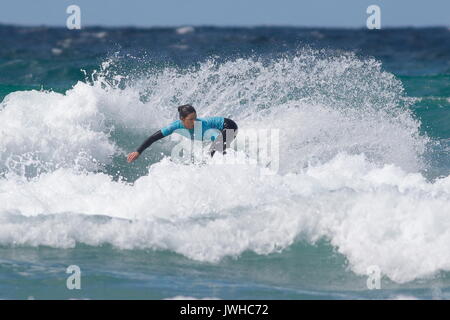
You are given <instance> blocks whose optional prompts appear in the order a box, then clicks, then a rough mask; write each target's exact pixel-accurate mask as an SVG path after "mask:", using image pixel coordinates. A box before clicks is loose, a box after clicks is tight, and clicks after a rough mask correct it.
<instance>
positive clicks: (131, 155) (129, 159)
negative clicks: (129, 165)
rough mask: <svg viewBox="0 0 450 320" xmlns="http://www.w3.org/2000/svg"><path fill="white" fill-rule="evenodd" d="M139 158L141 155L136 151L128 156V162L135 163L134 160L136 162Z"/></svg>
mask: <svg viewBox="0 0 450 320" xmlns="http://www.w3.org/2000/svg"><path fill="white" fill-rule="evenodd" d="M139 156H140V153H139V152H137V151H134V152H132V153H130V154H129V155H128V158H127V161H128V162H133V161H134V160H136V159H137V158H139Z"/></svg>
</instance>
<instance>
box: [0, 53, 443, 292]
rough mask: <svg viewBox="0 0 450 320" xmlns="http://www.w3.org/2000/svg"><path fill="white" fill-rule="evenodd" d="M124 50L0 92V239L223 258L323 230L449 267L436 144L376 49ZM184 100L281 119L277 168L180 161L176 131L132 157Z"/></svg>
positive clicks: (434, 267)
mask: <svg viewBox="0 0 450 320" xmlns="http://www.w3.org/2000/svg"><path fill="white" fill-rule="evenodd" d="M126 59H133V57H126V58H117V57H110V58H108V59H106V60H105V61H104V62H103V64H102V65H101V67H100V68H99V70H98V71H97V72H95V73H93V74H91V75H86V79H85V81H79V82H78V83H76V84H75V85H74V86H73V87H72V88H71V89H69V90H67V91H65V92H62V93H60V92H55V91H52V90H29V91H15V92H12V93H9V94H8V95H7V96H6V97H5V98H4V100H3V101H2V102H1V104H0V122H1V123H2V127H1V129H0V245H1V246H5V247H14V248H16V247H33V248H34V247H42V246H45V247H51V248H61V249H67V248H75V247H77V246H78V245H88V246H92V247H101V246H104V245H105V244H106V245H111V246H112V247H114V248H117V249H120V250H152V251H156V252H165V251H168V252H172V253H176V254H180V255H182V256H184V257H186V258H188V259H190V260H193V261H198V262H201V263H203V262H205V263H212V264H220V263H221V262H222V261H223V260H224V259H226V258H233V259H237V260H239V259H240V257H241V256H242V255H243V254H244V253H246V252H252V253H255V254H256V255H258V256H266V255H270V254H276V253H282V252H285V251H286V250H288V249H289V248H292V247H295V245H298V244H299V243H307V244H308V245H311V246H313V245H315V244H317V243H320V242H321V241H326V242H327V243H329V244H330V245H331V246H332V248H333V249H334V250H336V252H337V253H338V254H339V255H342V256H343V257H344V259H345V261H346V264H347V267H348V271H347V272H351V273H354V274H356V275H358V276H366V275H367V270H368V268H369V267H371V266H378V267H379V269H380V270H381V273H382V275H383V276H385V277H387V278H388V279H389V280H390V281H392V282H394V283H397V284H403V283H408V282H411V281H414V280H417V279H429V278H432V277H435V276H437V275H439V274H440V273H441V272H444V273H446V272H448V271H450V231H449V230H450V205H449V204H450V176H449V175H448V170H447V171H445V170H444V171H442V172H440V173H439V174H431V172H434V171H433V170H432V169H433V168H432V165H433V163H432V159H433V150H435V148H437V147H439V145H438V143H437V142H436V141H434V140H433V139H432V138H430V137H428V136H427V135H426V134H423V133H421V132H420V127H421V122H420V121H419V120H418V119H417V118H416V117H415V116H414V114H413V113H412V112H411V110H410V108H409V107H410V106H411V105H412V104H413V103H414V99H413V98H410V97H408V96H407V95H406V94H405V92H404V88H403V86H402V83H401V82H400V81H399V80H398V79H397V78H396V77H395V76H394V75H393V74H391V73H389V72H387V71H384V70H383V66H382V64H381V63H380V62H379V61H377V60H376V59H373V58H362V57H358V56H356V55H355V54H353V53H345V52H344V53H342V52H340V53H336V52H334V53H333V52H329V51H326V50H324V51H316V50H309V49H305V50H300V51H297V52H296V53H295V54H291V55H284V56H281V57H279V58H277V59H270V60H265V59H262V58H258V57H249V58H238V59H229V60H227V61H217V60H215V59H213V58H211V59H208V60H206V61H204V62H201V63H198V64H196V65H194V66H192V67H189V68H178V67H173V66H165V67H163V68H151V67H149V68H143V69H142V70H134V71H133V72H132V71H127V72H125V71H123V69H121V68H120V67H119V66H120V65H121V64H123V63H124V61H126ZM184 103H191V104H192V105H193V106H194V107H195V108H196V109H197V113H198V115H199V116H201V117H205V116H224V117H229V118H232V119H233V120H235V121H236V122H237V123H238V125H239V128H240V129H241V128H242V129H259V128H266V129H279V130H280V131H279V141H278V150H279V162H280V165H279V168H278V169H277V171H276V172H272V173H271V174H262V171H263V170H266V169H265V168H264V166H259V165H255V164H254V163H248V164H245V163H244V164H235V165H231V164H228V165H227V164H223V163H221V161H220V160H221V159H220V158H221V157H222V156H221V155H218V156H216V157H214V158H213V159H208V160H207V162H206V164H203V165H197V164H192V165H186V164H184V163H177V162H175V161H172V160H171V159H170V151H171V148H172V147H173V146H174V144H175V142H174V141H172V140H170V139H165V140H162V141H160V142H157V143H155V144H154V145H152V146H151V147H150V148H149V149H147V150H146V151H145V153H144V154H143V155H142V156H141V157H140V158H139V159H138V160H137V161H136V162H135V163H132V164H128V163H126V155H127V154H128V153H129V152H131V151H133V150H135V149H136V148H137V147H138V146H139V145H140V143H141V142H142V141H143V139H145V138H146V137H147V136H148V135H150V134H152V133H153V132H154V131H156V130H158V129H160V128H161V127H162V126H165V125H166V124H168V123H169V122H171V121H173V120H175V119H176V116H177V114H176V107H177V106H178V105H180V104H184ZM239 155H240V156H244V157H245V155H246V150H235V151H230V154H227V155H226V156H225V157H233V156H239ZM299 259H301V256H300V257H299Z"/></svg>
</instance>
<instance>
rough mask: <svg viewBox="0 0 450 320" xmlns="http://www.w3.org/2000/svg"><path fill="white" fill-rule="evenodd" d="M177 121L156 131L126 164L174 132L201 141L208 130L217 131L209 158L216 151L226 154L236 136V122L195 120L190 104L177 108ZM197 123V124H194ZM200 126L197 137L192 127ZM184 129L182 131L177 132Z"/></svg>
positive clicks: (129, 157) (229, 120) (131, 154)
mask: <svg viewBox="0 0 450 320" xmlns="http://www.w3.org/2000/svg"><path fill="white" fill-rule="evenodd" d="M178 113H179V117H180V119H179V120H176V121H174V122H172V123H170V124H169V125H168V126H166V127H164V128H162V129H161V130H158V131H156V132H155V133H154V134H152V135H151V136H150V137H148V138H147V140H145V141H144V142H143V143H142V144H141V145H140V146H139V148H137V149H136V151H134V152H131V153H130V154H129V155H128V157H127V161H128V162H133V161H134V160H136V159H137V158H138V157H139V156H140V155H141V154H142V152H143V151H144V150H145V149H147V148H148V147H149V146H150V145H151V144H152V143H153V142H155V141H157V140H159V139H162V138H164V137H167V136H168V135H170V134H172V133H173V132H176V133H178V134H181V135H184V136H186V137H188V138H190V139H194V138H195V139H201V140H203V135H204V133H205V132H206V131H207V130H209V129H217V130H219V131H220V134H219V135H218V136H217V137H216V136H214V135H213V136H212V137H214V138H215V139H214V140H213V143H212V144H211V148H210V150H209V152H210V155H211V157H212V156H213V155H214V153H215V152H216V151H222V153H223V154H226V151H225V150H226V148H227V147H229V146H230V143H231V142H232V141H233V140H234V138H235V137H236V135H237V130H238V126H237V124H236V122H234V121H233V120H231V119H228V118H224V117H205V118H197V112H196V111H195V109H194V107H193V106H191V105H190V104H185V105H182V106H179V107H178ZM196 122H197V124H196ZM200 124H201V129H202V132H201V137H197V135H196V134H194V125H195V126H197V125H200ZM177 129H184V130H177Z"/></svg>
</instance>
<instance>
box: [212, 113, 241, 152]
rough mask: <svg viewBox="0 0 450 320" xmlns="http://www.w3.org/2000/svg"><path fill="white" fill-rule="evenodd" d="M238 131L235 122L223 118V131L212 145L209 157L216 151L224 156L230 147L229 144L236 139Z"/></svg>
mask: <svg viewBox="0 0 450 320" xmlns="http://www.w3.org/2000/svg"><path fill="white" fill-rule="evenodd" d="M237 131H238V127H237V124H236V122H234V121H233V120H231V119H228V118H225V120H224V124H223V130H222V131H221V133H220V135H219V136H218V137H217V139H216V140H215V141H214V143H212V145H211V149H210V154H211V157H212V156H213V155H214V153H215V152H216V151H220V152H222V154H226V153H227V152H226V149H227V148H228V147H229V146H230V144H231V142H232V141H233V140H234V138H236V135H237Z"/></svg>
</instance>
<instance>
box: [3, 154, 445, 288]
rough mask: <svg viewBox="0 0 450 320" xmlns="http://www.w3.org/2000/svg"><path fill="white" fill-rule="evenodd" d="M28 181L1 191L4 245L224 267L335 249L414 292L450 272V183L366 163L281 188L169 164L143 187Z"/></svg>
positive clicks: (251, 171) (247, 169) (60, 176)
mask: <svg viewBox="0 0 450 320" xmlns="http://www.w3.org/2000/svg"><path fill="white" fill-rule="evenodd" d="M16 178H17V179H19V180H15V179H14V178H13V177H12V176H11V177H9V178H8V179H2V180H0V181H1V183H0V203H2V214H1V215H0V219H1V224H0V243H2V244H13V243H14V244H25V245H32V246H36V245H50V246H55V247H72V246H74V245H75V243H76V242H82V243H86V244H89V245H101V244H102V243H111V244H113V245H115V246H117V247H120V248H128V249H132V248H157V249H163V250H172V251H175V252H178V253H181V254H183V255H185V256H187V257H189V258H192V259H196V260H200V261H211V262H214V261H218V260H220V259H221V258H223V257H225V256H229V255H231V256H237V255H240V254H241V253H242V252H244V251H246V250H251V251H254V252H256V253H258V254H268V253H271V252H277V251H279V250H282V249H284V248H287V247H288V246H289V245H291V244H292V243H293V242H294V241H296V240H298V239H305V240H307V241H310V242H314V241H316V240H318V239H321V238H324V237H325V238H327V239H329V240H330V241H331V243H332V244H333V246H335V247H336V248H337V250H338V251H339V252H341V253H342V254H344V255H345V256H346V257H347V259H348V260H349V263H350V267H351V269H352V270H353V271H354V272H356V273H358V274H365V273H366V270H367V267H368V266H371V265H378V266H379V267H380V269H381V271H382V272H383V273H384V274H386V275H387V276H388V277H390V278H391V279H392V280H394V281H397V282H404V281H409V280H413V279H415V278H417V277H424V276H429V275H430V274H433V273H434V272H436V271H438V270H450V247H449V246H450V232H449V231H448V230H450V228H449V227H450V206H448V203H449V200H450V177H446V178H443V179H439V180H437V181H436V182H434V183H429V182H426V180H425V179H424V178H423V177H422V176H421V175H420V174H408V173H406V172H404V171H403V170H402V169H400V168H398V167H396V166H393V165H385V166H383V167H375V166H374V165H373V164H372V163H370V162H368V161H367V160H366V159H365V158H364V157H363V156H361V155H359V156H351V155H347V154H339V155H338V156H336V157H335V158H334V159H333V160H332V161H329V162H327V163H326V164H323V165H319V166H315V167H311V168H308V169H306V170H305V171H304V172H302V173H298V174H286V175H273V176H267V175H260V174H259V172H258V170H257V168H256V167H254V166H244V165H240V166H236V167H234V166H230V165H229V166H223V167H220V166H218V165H214V164H210V165H205V166H201V167H198V166H185V165H182V164H176V163H173V162H171V161H169V160H168V159H166V160H164V161H162V162H160V163H157V164H155V165H153V166H152V167H151V170H150V172H149V174H148V175H147V176H144V177H142V178H140V179H138V180H137V181H136V182H135V183H134V185H129V184H126V183H122V182H112V181H111V180H110V177H109V176H107V175H105V174H99V173H97V174H93V173H89V174H75V173H73V172H71V171H70V169H58V170H56V171H54V172H52V173H47V174H41V175H40V176H39V177H38V178H36V179H33V180H32V181H29V182H25V181H22V182H21V181H20V179H22V178H18V177H16ZM99 214H101V215H106V216H109V217H115V219H106V220H105V219H100V218H99V217H97V216H96V215H99ZM93 216H95V217H93ZM26 217H28V218H26ZM124 219H125V220H124Z"/></svg>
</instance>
